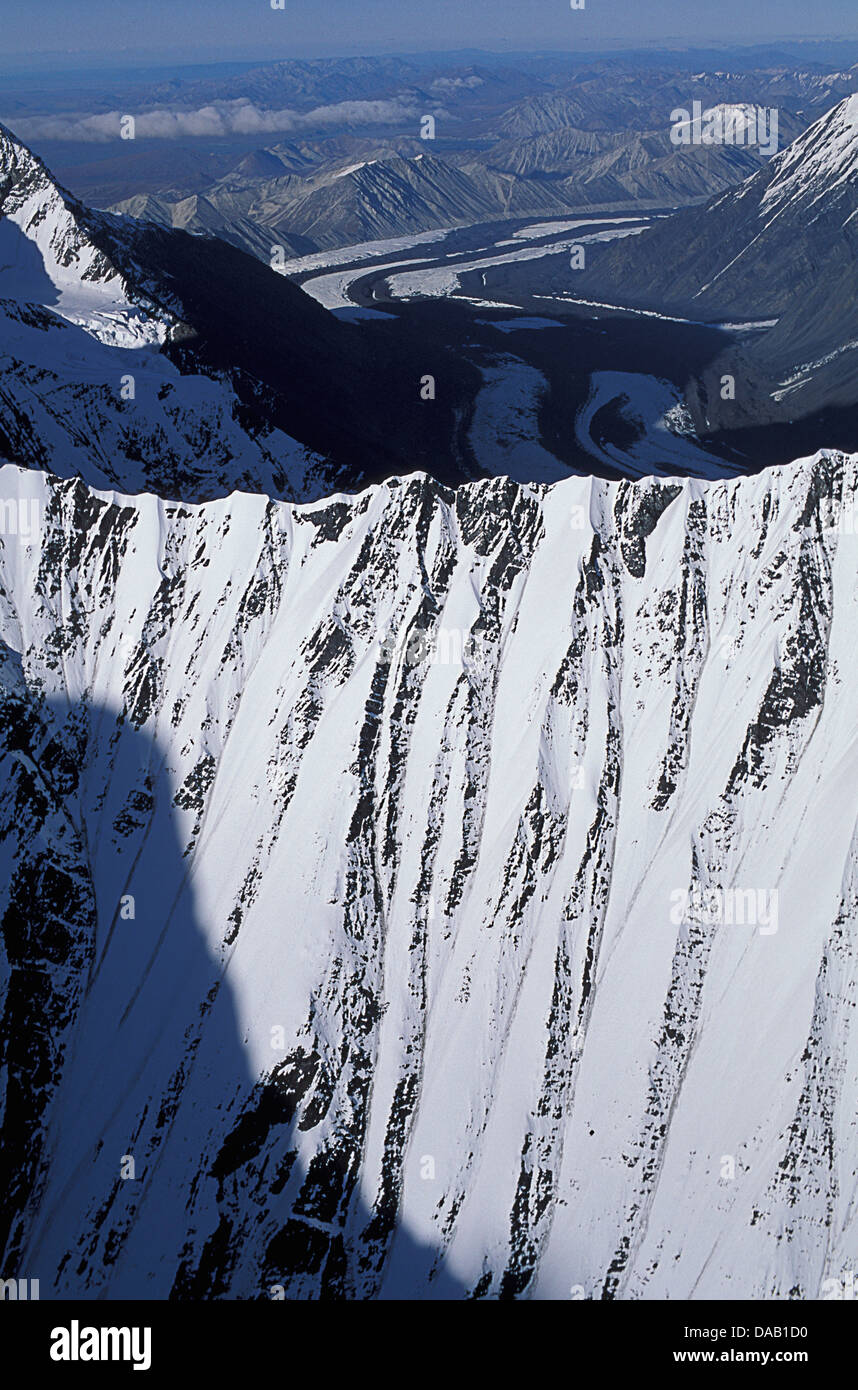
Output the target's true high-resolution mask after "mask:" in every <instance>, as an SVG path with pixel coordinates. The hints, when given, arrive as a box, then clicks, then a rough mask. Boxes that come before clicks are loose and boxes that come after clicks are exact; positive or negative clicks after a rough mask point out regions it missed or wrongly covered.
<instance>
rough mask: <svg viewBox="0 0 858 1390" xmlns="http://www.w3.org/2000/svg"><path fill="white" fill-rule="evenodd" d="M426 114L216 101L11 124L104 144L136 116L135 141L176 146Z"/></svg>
mask: <svg viewBox="0 0 858 1390" xmlns="http://www.w3.org/2000/svg"><path fill="white" fill-rule="evenodd" d="M423 114H424V113H423V112H422V111H421V110H420V109H419V107H418V106H416V105H415V104H414V102H413V101H412V100H409V99H407V98H403V97H394V98H390V99H385V100H381V101H339V102H336V103H334V104H333V105H330V106H317V107H316V108H315V110H313V111H293V110H291V109H289V108H286V109H284V110H282V111H271V110H265V109H263V108H260V107H258V106H255V105H254V104H253V102H252V101H249V100H248V99H247V98H240V99H239V100H237V101H218V102H213V103H212V104H211V105H210V106H201V107H200V108H199V109H198V110H196V111H186V110H178V109H172V110H171V109H169V108H166V107H165V108H160V109H157V110H153V111H143V112H141V113H140V114H139V115H136V114H134V113H133V112H122V111H109V112H106V113H103V114H99V115H86V116H80V115H58V116H32V117H29V118H24V119H23V120H16V121H14V122H13V123H12V127H13V129H14V130H15V133H16V135H18V136H19V137H20V139H22V140H82V141H93V142H97V141H107V140H117V139H119V138H120V133H121V123H122V121H123V119H125V118H127V116H128V115H134V122H135V134H136V138H137V139H138V140H153V139H155V140H176V139H179V138H180V137H188V136H206V137H208V138H213V137H217V136H223V135H273V134H289V133H290V132H304V131H308V130H316V129H318V128H319V127H322V128H328V127H331V126H354V125H405V124H407V123H408V124H410V123H412V122H414V121H416V120H419V119H420V117H421V115H423Z"/></svg>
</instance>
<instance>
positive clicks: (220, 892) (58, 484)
mask: <svg viewBox="0 0 858 1390" xmlns="http://www.w3.org/2000/svg"><path fill="white" fill-rule="evenodd" d="M856 468H858V464H856V460H855V459H846V458H843V457H836V456H831V457H826V456H821V457H819V458H817V459H814V460H807V461H805V462H804V463H802V464H799V465H796V466H795V467H794V468H791V469H784V470H773V471H771V472H769V473H766V474H762V475H760V476H758V477H756V478H750V479H748V478H744V479H739V480H737V481H735V482H731V483H723V482H721V483H703V482H700V481H693V482H689V481H685V482H677V481H671V482H668V483H662V482H658V481H656V480H650V481H647V482H644V483H640V484H637V485H634V484H630V483H628V482H622V483H608V482H602V481H590V480H586V479H573V480H569V481H567V482H562V483H558V484H557V485H556V486H555V487H553V488H550V489H545V488H536V489H534V488H531V487H527V486H523V485H518V484H514V483H511V482H510V481H509V480H503V479H496V480H492V481H490V482H484V483H478V484H473V485H470V486H467V487H463V488H460V489H459V490H458V492H456V493H454V492H452V491H448V490H447V489H444V488H440V487H439V486H438V485H437V484H435V483H433V482H431V480H428V479H426V478H425V477H415V478H412V479H410V480H408V481H407V482H405V483H395V482H390V483H387V484H385V485H384V486H382V487H380V488H376V489H371V490H369V491H367V492H365V493H364V494H362V495H361V496H360V497H358V498H355V499H352V500H349V501H346V500H345V499H341V498H340V499H336V500H333V501H329V502H322V503H318V504H314V505H313V506H311V507H306V508H296V507H292V506H288V505H286V504H278V503H272V502H269V501H267V500H266V499H263V498H255V497H247V496H234V497H232V498H229V499H225V500H219V501H216V502H212V503H208V504H205V505H204V506H202V507H189V506H177V505H173V504H169V503H163V502H159V501H158V499H156V498H153V497H145V498H138V499H130V498H124V499H123V498H119V497H116V496H112V497H109V498H108V497H101V496H98V495H96V494H94V493H92V492H91V491H90V490H88V489H87V488H86V487H85V486H84V484H83V483H81V482H80V481H79V480H78V481H72V482H63V481H59V480H57V479H54V478H51V477H50V476H41V475H39V474H36V473H33V472H26V471H24V470H14V469H8V468H7V469H5V470H3V473H2V477H0V485H2V490H3V492H4V494H5V496H6V497H7V498H10V499H11V498H14V499H15V500H16V501H17V502H18V504H19V506H18V516H19V518H20V517H21V516H23V515H24V513H23V511H22V508H23V507H24V505H25V503H26V507H27V513H26V515H27V518H28V520H29V519H32V516H33V512H34V511H35V515H36V517H37V518H38V525H37V526H36V527H35V528H33V529H30V530H29V531H28V534H27V535H26V536H24V535H20V534H19V535H17V536H14V537H10V536H8V535H6V536H5V537H4V540H3V544H2V547H0V639H2V642H3V644H4V647H3V649H2V650H3V652H4V664H3V671H2V680H3V686H2V689H3V699H2V708H0V758H2V769H0V771H2V777H0V788H2V795H0V856H2V865H3V873H2V875H0V883H2V885H3V888H2V899H0V913H2V928H3V939H4V941H5V948H4V951H5V954H4V956H3V958H2V970H0V1009H2V1010H3V1011H4V1024H3V1029H2V1036H3V1038H4V1040H5V1041H4V1046H5V1049H6V1050H5V1053H4V1058H3V1060H4V1070H3V1072H2V1081H3V1084H4V1086H5V1092H4V1095H5V1098H6V1106H5V1110H4V1112H3V1115H4V1121H3V1122H4V1125H5V1131H4V1134H3V1145H2V1152H3V1154H4V1160H3V1161H4V1164H6V1167H5V1168H4V1169H3V1170H2V1171H3V1179H4V1181H3V1184H2V1189H0V1191H2V1203H3V1206H2V1210H3V1219H4V1228H3V1229H4V1233H5V1232H8V1243H7V1246H6V1251H7V1253H6V1263H5V1265H4V1277H5V1276H11V1275H13V1274H20V1277H34V1278H39V1279H40V1280H41V1284H42V1289H43V1296H47V1295H48V1293H53V1294H65V1295H75V1296H82V1297H88V1298H95V1297H106V1298H115V1297H119V1296H124V1295H132V1296H141V1295H143V1296H153V1297H158V1298H161V1297H168V1296H172V1297H177V1298H178V1297H182V1298H201V1297H204V1298H210V1297H242V1298H259V1297H269V1296H271V1294H272V1292H276V1291H278V1290H279V1289H282V1290H284V1291H285V1292H286V1293H287V1295H288V1296H292V1297H302V1298H303V1297H313V1298H315V1297H346V1296H348V1297H360V1298H372V1297H381V1298H383V1297H391V1296H400V1297H407V1298H426V1297H433V1296H452V1297H457V1296H465V1295H471V1296H474V1297H487V1298H520V1297H535V1298H568V1297H569V1295H570V1290H578V1291H579V1292H580V1294H581V1295H582V1296H585V1297H590V1298H602V1299H611V1298H640V1297H653V1298H658V1297H665V1296H670V1297H671V1298H690V1297H695V1298H697V1297H702V1298H706V1297H713V1298H761V1297H768V1298H789V1297H799V1298H804V1297H811V1298H812V1297H816V1296H818V1292H819V1289H820V1286H821V1283H822V1281H823V1280H824V1279H825V1278H826V1276H827V1275H830V1274H831V1273H832V1272H835V1273H836V1272H837V1271H839V1270H840V1269H842V1268H851V1267H852V1264H851V1260H852V1258H853V1256H854V1254H855V1238H856V1235H855V1224H854V1211H853V1210H852V1207H851V1193H852V1191H853V1190H854V1183H855V1176H856V1172H858V1150H856V1129H855V1125H854V1097H853V1088H854V1087H853V1078H854V1075H855V1064H856V1047H858V1033H856V1031H855V1026H854V1019H853V1017H852V1015H853V1013H854V1009H853V1004H854V1001H855V990H856V970H858V964H856V948H855V940H854V934H853V933H852V932H851V931H850V929H849V923H850V922H851V921H852V920H854V916H855V910H856V908H855V904H856V893H858V878H856V873H858V870H856V865H858V850H856V829H855V827H856V816H858V804H856V797H855V786H856V777H855V774H854V772H853V766H852V765H853V763H854V762H855V758H856V753H855V750H856V749H858V727H856V710H855V701H854V699H853V698H852V693H851V692H852V691H853V690H854V688H855V683H856V681H858V669H856V662H858V647H857V646H856V644H855V642H854V640H853V618H852V606H853V598H854V586H855V568H856V566H855V550H854V547H855V545H856V544H858V542H856V538H855V530H856V528H855V527H854V525H851V526H850V525H848V524H844V523H845V522H846V521H847V520H848V518H849V517H850V516H852V518H853V521H854V511H855V497H856V487H858V472H856ZM10 653H11V655H10ZM832 788H836V791H837V795H836V796H832ZM784 846H788V847H789V853H788V854H785V853H784V848H783V847H784ZM129 904H132V905H133V912H129ZM751 1016H753V1019H754V1028H755V1030H756V1031H755V1033H754V1036H755V1037H759V1038H762V1039H764V1045H761V1046H759V1047H754V1046H750V1045H749V1041H748V1039H749V1034H748V1028H747V1026H746V1024H747V1020H748V1018H749V1017H751ZM618 1020H621V1024H620V1023H618ZM737 1020H738V1022H737ZM725 1075H728V1076H729V1077H730V1078H731V1081H732V1084H731V1085H730V1087H729V1088H726V1089H725V1087H724V1076H725ZM715 1097H717V1103H715V1101H714V1099H713V1098H715ZM725 1156H726V1157H727V1158H732V1160H733V1165H732V1170H731V1177H730V1179H729V1181H728V1180H726V1179H725V1177H724V1163H725ZM129 1158H133V1159H134V1162H135V1169H134V1177H133V1178H131V1177H130V1176H128V1175H127V1174H128V1169H127V1160H128V1159H129ZM123 1165H125V1173H126V1176H124V1177H123V1175H122V1174H123Z"/></svg>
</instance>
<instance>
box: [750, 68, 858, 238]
mask: <svg viewBox="0 0 858 1390" xmlns="http://www.w3.org/2000/svg"><path fill="white" fill-rule="evenodd" d="M770 169H771V170H772V172H773V175H774V177H773V178H772V180H771V183H770V184H769V187H768V190H767V191H766V194H765V196H764V198H763V200H762V211H763V212H766V213H768V212H771V211H772V210H773V209H775V208H780V207H782V206H783V205H784V204H785V203H786V202H793V201H795V200H802V201H809V203H810V204H811V205H812V204H814V203H816V202H818V201H819V199H820V198H823V197H827V196H831V195H832V194H834V192H835V190H837V189H839V190H840V191H841V192H842V191H843V189H844V187H845V185H847V184H854V183H855V182H856V180H858V93H854V94H853V95H852V96H849V97H846V98H845V99H844V100H843V101H841V102H839V103H838V105H837V106H834V107H832V109H831V110H830V111H827V112H826V113H825V115H824V116H821V117H820V119H819V120H818V121H815V122H814V124H813V125H812V126H810V127H809V128H808V129H807V130H806V131H805V132H804V134H803V135H800V136H799V137H798V139H797V140H794V141H793V143H792V144H791V145H790V146H789V147H788V149H785V150H784V151H783V152H782V153H781V154H779V155H777V156H776V157H775V158H774V159H773V160H772V163H771V165H770Z"/></svg>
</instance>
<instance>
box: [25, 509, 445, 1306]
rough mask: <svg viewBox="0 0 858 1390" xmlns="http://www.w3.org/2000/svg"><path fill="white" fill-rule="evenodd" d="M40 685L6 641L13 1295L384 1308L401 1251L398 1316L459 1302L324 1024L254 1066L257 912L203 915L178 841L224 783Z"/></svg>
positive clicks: (284, 1034) (148, 736)
mask: <svg viewBox="0 0 858 1390" xmlns="http://www.w3.org/2000/svg"><path fill="white" fill-rule="evenodd" d="M120 529H121V528H120ZM115 539H118V535H117V536H116V537H115ZM43 598H45V599H46V601H47V602H48V603H50V597H49V595H48V594H47V593H45V592H44V591H43ZM47 667H48V668H49V667H50V663H47ZM45 677H46V667H45V666H42V668H41V670H40V671H37V670H36V666H35V663H34V662H33V661H32V660H31V659H30V658H28V659H27V660H26V662H22V661H21V658H20V657H19V656H18V655H17V653H15V652H14V651H13V650H12V649H10V648H9V647H7V646H6V644H5V643H0V786H2V793H0V863H2V881H3V890H2V897H0V935H2V941H3V956H2V970H0V1081H2V1101H3V1104H2V1124H0V1192H1V1193H2V1198H0V1268H2V1270H3V1271H4V1277H7V1275H6V1272H7V1271H14V1270H21V1271H23V1270H26V1271H28V1273H27V1275H26V1277H27V1278H32V1279H37V1280H38V1281H39V1286H40V1293H41V1297H43V1298H46V1297H53V1298H56V1297H59V1298H82V1299H98V1298H101V1299H103V1298H109V1299H116V1298H131V1299H166V1298H172V1299H211V1298H241V1299H270V1298H278V1297H280V1298H282V1297H286V1298H325V1299H334V1298H340V1299H342V1298H348V1297H354V1296H355V1293H356V1291H358V1290H359V1291H360V1294H361V1295H362V1296H364V1297H370V1296H372V1295H373V1294H374V1293H377V1292H378V1291H379V1288H380V1286H381V1282H382V1278H383V1275H384V1270H385V1265H386V1263H387V1262H388V1259H389V1257H390V1254H391V1248H392V1245H393V1244H394V1243H395V1245H396V1262H397V1269H398V1271H399V1273H398V1274H395V1275H394V1277H393V1279H392V1281H390V1282H389V1283H388V1284H387V1286H386V1289H385V1294H386V1296H391V1297H396V1296H397V1292H398V1284H397V1279H399V1280H402V1281H403V1282H405V1283H407V1285H408V1287H409V1289H412V1288H414V1287H419V1288H421V1289H422V1290H423V1291H424V1296H426V1297H447V1298H456V1297H461V1296H462V1294H463V1293H464V1290H463V1289H462V1288H461V1287H460V1286H459V1284H458V1282H457V1281H456V1279H455V1278H453V1277H452V1276H451V1275H450V1274H449V1273H448V1272H447V1271H446V1270H445V1269H443V1268H441V1269H438V1268H437V1261H438V1255H439V1252H438V1251H437V1250H435V1249H432V1248H429V1247H422V1246H421V1245H420V1244H419V1243H418V1242H416V1241H414V1240H413V1239H412V1238H411V1236H410V1234H409V1232H408V1230H407V1228H406V1227H404V1226H400V1227H399V1228H398V1229H397V1225H396V1202H395V1199H394V1200H393V1202H392V1204H391V1198H390V1194H388V1195H387V1196H386V1198H385V1200H384V1201H383V1202H381V1201H380V1202H379V1203H377V1204H376V1207H375V1208H374V1209H373V1210H370V1209H369V1208H368V1207H367V1206H366V1205H365V1203H364V1201H363V1197H362V1192H361V1187H360V1181H359V1179H360V1169H359V1165H358V1163H357V1162H355V1161H354V1158H355V1155H357V1154H358V1153H359V1151H360V1146H361V1143H362V1137H363V1127H364V1126H365V1117H366V1108H365V1097H364V1105H363V1106H361V1105H360V1104H359V1103H358V1101H359V1091H358V1090H353V1091H352V1092H351V1093H350V1097H349V1101H348V1105H347V1106H346V1107H345V1108H343V1106H344V1100H345V1097H342V1096H341V1097H340V1098H339V1099H337V1098H336V1097H335V1095H334V1093H333V1091H332V1090H331V1089H330V1076H329V1073H328V1071H327V1066H328V1062H327V1061H326V1057H325V1048H324V1045H323V1044H320V1041H319V1040H318V1039H315V1038H314V1021H313V1009H312V1006H311V1008H310V1013H309V1016H308V1018H307V1019H306V1020H305V1026H304V1027H303V1028H299V1029H298V1030H297V1032H295V1033H293V1029H292V1022H293V1020H290V1021H289V1022H285V1021H284V1022H283V1023H279V1022H276V1023H272V1024H271V1026H270V1029H269V1030H268V1031H269V1054H268V1057H267V1058H266V1059H265V1064H264V1066H260V1065H258V1064H257V1065H254V1061H253V1059H252V1058H251V1056H250V1054H249V1052H248V1038H247V1031H246V1026H245V1025H246V1023H247V1019H246V1017H244V1016H243V1009H242V1007H241V1005H240V1001H237V1000H236V998H235V997H234V992H233V988H232V986H231V982H230V978H229V973H228V967H229V961H230V956H231V954H232V949H231V948H232V946H233V945H234V942H235V937H236V935H237V932H238V925H239V922H240V918H241V911H242V908H241V905H240V899H239V900H238V902H237V903H236V905H235V906H234V907H233V909H232V912H231V915H230V916H229V917H228V918H223V917H220V916H219V915H218V913H217V911H216V910H214V911H213V910H212V907H213V905H211V904H209V905H208V906H206V897H207V895H206V893H205V890H203V893H202V903H200V902H199V901H198V885H197V883H196V874H195V867H194V850H195V845H194V835H193V833H192V835H191V839H190V840H189V842H188V843H187V844H184V843H183V842H182V841H181V840H180V838H179V832H180V825H179V822H180V820H181V819H182V813H183V812H185V813H186V812H188V811H189V810H190V809H191V808H192V807H196V810H197V812H199V811H200V809H201V807H202V804H203V801H204V799H205V797H206V794H207V790H208V786H209V784H210V782H211V780H212V778H213V775H214V773H213V771H210V770H209V768H208V766H207V765H206V764H204V765H203V767H202V769H201V771H200V773H199V776H198V777H197V778H195V779H193V780H192V782H191V784H188V783H187V782H186V783H185V785H184V786H183V787H181V788H179V789H178V790H176V788H175V786H174V785H173V782H172V778H171V768H170V765H169V762H170V758H171V753H170V751H169V749H170V742H169V740H168V742H167V744H166V745H165V747H161V746H159V743H158V741H157V737H156V736H155V734H154V729H153V728H152V727H151V725H150V728H149V729H148V730H147V731H144V730H143V729H142V728H141V727H138V726H137V724H136V722H135V719H134V717H133V715H131V713H130V711H129V710H127V709H125V710H123V711H121V712H120V711H116V710H111V709H109V708H107V707H104V706H100V705H99V704H98V703H97V702H94V701H92V700H91V699H89V698H87V696H86V695H81V697H80V698H78V699H74V698H72V697H71V694H70V691H69V690H68V688H65V689H63V686H62V683H58V682H57V681H56V680H55V679H53V680H52V679H51V677H50V676H49V675H48V676H47V679H45ZM51 690H54V691H56V692H57V693H56V694H54V695H53V696H50V695H49V694H48V692H49V691H51ZM284 925H285V926H286V928H287V929H288V927H289V924H288V922H287V923H285V924H284ZM335 964H336V963H335ZM309 1002H310V1001H308V1003H309ZM367 1002H368V1001H367ZM274 1016H275V1015H274V1014H272V1018H274ZM277 1017H278V1018H282V1019H284V1020H285V1019H286V1014H285V1013H284V1012H283V1011H281V1012H280V1013H279V1014H278V1015H277ZM366 1081H367V1078H366V1077H365V1078H364V1085H365V1084H366ZM332 1107H333V1109H334V1111H335V1112H339V1120H338V1122H337V1124H336V1126H332V1124H331V1119H330V1117H329V1116H328V1112H329V1111H330V1110H331V1108H332ZM326 1116H327V1117H328V1118H327V1119H326ZM362 1116H363V1118H361V1117H362ZM332 1133H335V1134H336V1142H335V1143H334V1142H332V1138H331V1136H332ZM325 1136H327V1137H325ZM9 1277H12V1276H11V1275H10V1276H9ZM15 1277H22V1278H23V1277H25V1276H24V1275H23V1274H22V1275H20V1276H15Z"/></svg>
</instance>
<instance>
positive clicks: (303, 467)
mask: <svg viewBox="0 0 858 1390" xmlns="http://www.w3.org/2000/svg"><path fill="white" fill-rule="evenodd" d="M0 171H2V181H0V219H2V220H0V228H2V232H0V292H2V294H4V295H5V297H2V295H0V314H2V319H0V351H2V352H3V354H4V356H3V367H4V371H3V380H2V384H1V385H0V401H2V407H3V409H2V413H0V452H2V454H3V455H5V457H6V458H7V459H11V460H14V461H15V462H29V463H31V464H32V465H33V466H37V467H38V466H46V467H50V468H51V469H52V471H54V472H57V473H59V474H73V473H80V474H81V475H82V476H83V477H85V478H87V479H88V480H89V481H90V482H93V483H96V484H98V483H101V484H103V485H113V486H117V487H120V488H124V489H126V490H140V489H144V488H145V489H150V490H153V491H156V492H159V493H161V494H162V495H173V496H181V497H184V498H186V499H188V500H194V499H200V498H203V497H211V496H216V495H218V494H219V493H223V492H228V491H231V490H233V489H234V488H243V489H245V490H247V491H263V492H266V493H269V494H273V495H277V496H287V497H294V498H299V499H305V498H308V497H314V496H318V495H320V494H322V493H324V492H329V491H332V490H338V489H344V490H348V489H350V488H353V487H354V486H356V485H357V484H358V483H359V482H361V481H364V482H365V481H367V480H370V479H373V478H380V477H383V476H385V475H387V474H389V473H391V472H395V471H398V470H401V469H402V467H403V461H404V460H408V462H409V464H410V466H411V467H415V468H420V467H422V468H424V469H426V470H427V471H429V472H432V473H436V474H437V475H438V476H440V477H442V478H443V477H450V476H452V475H456V474H457V472H458V471H459V452H460V451H459V446H458V443H457V438H458V429H459V424H458V421H459V416H460V414H461V413H462V411H463V410H464V409H465V406H466V403H467V401H468V399H469V398H470V397H471V396H472V395H473V394H474V391H475V389H476V385H477V383H478V376H477V374H476V372H475V371H474V370H473V369H472V368H469V367H468V366H467V365H466V364H462V363H457V362H456V361H455V359H453V357H452V356H451V355H449V354H447V353H445V351H444V349H443V348H438V347H436V348H434V349H432V350H431V352H430V351H428V350H427V349H426V348H425V347H424V348H420V347H419V346H416V345H415V343H414V342H413V341H412V340H410V339H408V338H407V337H406V336H405V335H403V334H402V333H400V332H399V331H398V329H397V325H396V324H395V323H394V324H393V326H392V331H390V332H387V333H381V334H379V333H375V334H374V335H373V336H372V338H371V339H370V338H367V336H366V335H365V331H364V330H363V329H362V328H361V327H359V326H355V325H350V324H344V323H340V322H338V321H337V320H336V319H335V318H333V317H332V316H331V315H330V314H328V313H326V311H325V310H324V309H322V308H321V307H320V306H319V305H318V304H316V303H315V302H314V301H313V300H311V299H310V298H308V296H306V295H305V294H304V293H303V292H302V291H301V290H300V289H298V288H297V287H296V286H295V285H292V284H290V283H289V282H288V281H286V280H285V279H284V278H283V277H282V276H280V275H277V274H276V273H275V272H274V271H272V270H271V269H269V268H268V267H267V266H263V265H260V264H259V262H258V261H257V260H255V259H253V258H252V257H250V256H247V255H245V254H244V253H242V252H241V251H239V250H237V249H235V248H234V247H231V246H229V245H227V244H225V243H223V242H220V241H218V240H215V239H212V238H205V239H201V238H196V237H191V236H189V235H188V234H187V233H184V232H166V231H164V230H162V229H159V228H155V227H150V226H146V225H143V224H140V223H137V222H134V221H132V220H123V219H120V218H112V217H108V216H105V215H102V214H94V213H91V212H88V211H87V210H86V209H84V208H83V207H81V205H80V204H78V203H77V202H76V201H75V200H74V199H72V198H70V197H69V196H68V195H67V194H65V193H64V192H63V191H62V190H61V189H59V188H58V187H57V186H56V185H55V184H54V183H53V181H52V180H51V178H50V176H49V174H48V173H47V171H46V170H45V169H44V166H42V165H41V163H40V162H39V161H38V160H36V159H35V158H34V157H33V156H32V155H30V154H29V153H28V152H27V151H26V150H25V149H24V148H23V147H22V146H21V145H19V144H18V143H17V142H16V141H15V140H14V138H13V137H12V136H11V135H10V134H9V133H8V132H3V133H2V136H0ZM427 374H428V375H433V376H434V375H437V376H439V377H440V378H442V380H443V391H441V392H439V394H438V398H437V399H435V400H433V401H432V403H431V405H427V402H426V401H425V400H424V399H423V398H422V395H421V382H422V381H423V380H424V377H425V376H426V375H427Z"/></svg>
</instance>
